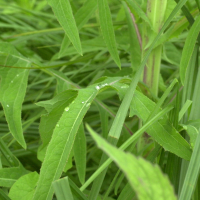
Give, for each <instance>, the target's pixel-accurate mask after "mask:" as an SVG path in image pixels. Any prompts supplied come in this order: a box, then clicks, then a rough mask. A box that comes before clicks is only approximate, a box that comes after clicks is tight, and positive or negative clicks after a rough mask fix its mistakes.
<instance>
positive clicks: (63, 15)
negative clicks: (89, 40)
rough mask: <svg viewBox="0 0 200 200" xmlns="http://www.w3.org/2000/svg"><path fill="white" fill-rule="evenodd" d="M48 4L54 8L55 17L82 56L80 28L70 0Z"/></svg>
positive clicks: (54, 1)
mask: <svg viewBox="0 0 200 200" xmlns="http://www.w3.org/2000/svg"><path fill="white" fill-rule="evenodd" d="M47 2H48V3H49V5H50V6H51V7H52V9H53V11H54V13H55V16H56V17H57V19H58V21H59V23H60V24H61V26H62V27H63V29H64V31H65V33H66V34H67V36H68V37H69V39H70V41H71V42H72V44H73V45H74V47H75V49H76V50H77V52H78V53H79V54H81V55H82V48H81V41H80V38H79V33H78V28H77V26H76V21H75V19H74V16H73V12H72V9H71V5H70V2H69V0H59V1H57V0H48V1H47Z"/></svg>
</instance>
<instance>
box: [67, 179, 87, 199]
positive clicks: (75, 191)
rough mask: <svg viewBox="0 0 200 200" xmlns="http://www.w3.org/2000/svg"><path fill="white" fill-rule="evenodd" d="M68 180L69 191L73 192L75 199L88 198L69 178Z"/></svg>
mask: <svg viewBox="0 0 200 200" xmlns="http://www.w3.org/2000/svg"><path fill="white" fill-rule="evenodd" d="M68 180H69V184H70V187H71V191H72V193H73V196H74V198H75V199H77V200H88V198H87V197H86V196H85V194H83V193H82V192H81V191H80V189H79V188H78V187H77V186H76V184H75V183H74V182H73V181H72V180H71V179H68Z"/></svg>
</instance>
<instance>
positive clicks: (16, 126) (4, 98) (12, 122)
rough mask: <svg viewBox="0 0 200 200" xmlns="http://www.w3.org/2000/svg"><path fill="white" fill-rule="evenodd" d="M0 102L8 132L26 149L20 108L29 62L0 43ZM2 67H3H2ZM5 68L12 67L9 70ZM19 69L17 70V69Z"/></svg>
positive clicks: (10, 46) (12, 48)
mask: <svg viewBox="0 0 200 200" xmlns="http://www.w3.org/2000/svg"><path fill="white" fill-rule="evenodd" d="M0 65H1V66H2V67H0V77H1V82H0V102H1V104H2V106H3V109H4V113H5V116H6V120H7V122H8V126H9V129H10V132H11V133H12V135H13V137H14V138H15V139H16V140H17V142H19V144H20V145H22V147H24V148H26V143H25V140H24V136H23V130H22V122H21V108H22V103H23V100H24V96H25V93H26V87H27V81H28V74H29V70H28V69H20V67H30V66H31V62H30V60H28V59H26V58H25V57H24V56H23V55H21V54H20V53H19V52H18V51H17V50H16V49H15V48H14V47H13V46H12V45H11V44H9V43H0ZM3 66H4V67H3ZM5 66H14V67H16V68H10V67H5ZM17 67H19V68H17Z"/></svg>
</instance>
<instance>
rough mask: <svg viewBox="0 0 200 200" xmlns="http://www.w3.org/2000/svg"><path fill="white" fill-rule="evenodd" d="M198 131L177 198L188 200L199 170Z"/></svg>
mask: <svg viewBox="0 0 200 200" xmlns="http://www.w3.org/2000/svg"><path fill="white" fill-rule="evenodd" d="M199 152H200V132H199V133H198V136H197V140H196V143H195V146H194V151H193V154H192V157H191V160H190V163H189V167H188V170H187V173H186V177H185V180H184V183H183V187H182V190H181V193H180V197H179V200H190V199H191V197H192V193H193V191H194V189H195V185H196V182H197V179H198V175H199V170H200V156H199Z"/></svg>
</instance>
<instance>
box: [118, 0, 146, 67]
mask: <svg viewBox="0 0 200 200" xmlns="http://www.w3.org/2000/svg"><path fill="white" fill-rule="evenodd" d="M132 2H133V1H132ZM122 3H123V5H124V9H125V12H126V18H127V22H128V30H129V37H130V54H131V65H132V68H133V69H135V70H137V69H138V68H139V66H140V63H141V53H142V52H141V46H140V41H139V39H140V38H138V35H137V32H136V31H137V30H136V28H135V27H134V22H133V20H134V19H133V16H132V13H131V12H130V11H129V9H128V7H127V5H126V3H125V2H122ZM135 23H136V22H135ZM136 26H137V25H136Z"/></svg>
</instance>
